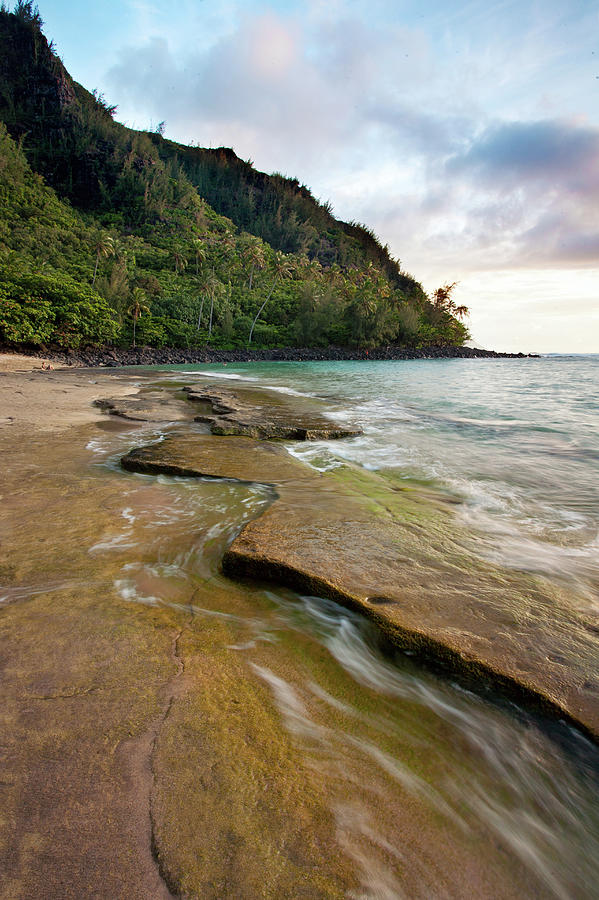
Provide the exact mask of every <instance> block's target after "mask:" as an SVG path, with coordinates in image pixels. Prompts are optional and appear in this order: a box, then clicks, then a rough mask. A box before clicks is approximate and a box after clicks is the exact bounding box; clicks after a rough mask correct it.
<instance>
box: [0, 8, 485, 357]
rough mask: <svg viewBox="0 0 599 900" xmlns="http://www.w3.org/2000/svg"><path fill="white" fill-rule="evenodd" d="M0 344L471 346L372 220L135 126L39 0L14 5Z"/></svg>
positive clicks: (2, 95) (229, 153)
mask: <svg viewBox="0 0 599 900" xmlns="http://www.w3.org/2000/svg"><path fill="white" fill-rule="evenodd" d="M0 48H1V52H0V342H4V343H8V344H15V345H16V344H23V343H27V344H32V345H37V346H58V347H77V346H84V345H105V344H111V345H115V346H126V345H131V344H133V345H135V344H136V343H137V344H142V343H143V344H147V345H149V346H156V347H160V346H172V347H196V346H203V345H206V344H209V345H210V346H212V347H215V348H236V347H246V346H250V347H277V346H279V347H280V346H288V347H294V346H295V347H309V346H312V347H325V346H329V345H333V344H336V345H342V346H354V347H361V348H369V347H375V346H378V345H381V344H388V343H394V344H400V345H403V346H411V347H426V346H428V345H429V344H452V345H460V344H462V343H463V342H464V340H465V339H466V338H467V337H468V332H467V329H466V327H465V325H464V324H463V322H462V321H460V320H461V319H462V318H463V317H464V315H465V314H466V313H467V310H465V308H463V307H456V305H455V303H454V302H453V300H452V297H451V292H452V288H453V285H445V286H444V287H442V288H440V289H439V290H437V291H436V292H435V293H434V295H433V296H432V297H430V298H429V297H428V296H427V295H426V294H425V293H424V291H423V289H422V286H421V285H420V284H419V283H418V282H417V281H415V280H414V279H413V278H412V277H411V276H410V275H408V274H407V273H405V272H403V271H402V269H401V267H400V264H399V262H398V261H396V260H394V259H393V258H392V257H391V256H390V254H389V251H388V248H387V247H383V246H381V244H380V242H379V241H378V239H377V238H376V236H375V235H374V234H373V233H372V232H371V231H370V230H369V229H368V228H366V227H365V226H362V225H359V224H356V223H349V224H348V223H344V222H340V221H338V220H336V219H335V218H334V216H333V215H332V213H331V209H330V206H329V205H328V204H321V203H319V202H318V201H317V200H316V199H315V198H314V197H313V196H312V194H311V193H310V191H309V189H308V188H307V187H305V186H304V185H300V183H299V182H298V181H297V180H294V179H289V178H285V177H283V176H281V175H276V174H275V175H266V174H264V173H262V172H258V171H256V169H254V168H253V166H252V165H251V164H250V163H249V162H244V161H242V160H240V159H239V158H238V157H237V156H236V154H235V153H234V152H233V150H230V149H226V148H221V149H218V150H206V149H201V148H197V147H185V146H182V145H180V144H176V143H174V142H172V141H168V140H166V139H165V138H164V137H163V136H162V134H160V132H159V131H157V132H156V133H146V132H138V131H133V130H131V129H129V128H126V127H125V126H123V125H120V124H119V123H118V122H116V121H115V120H114V114H115V111H116V110H115V108H114V107H111V106H110V105H108V104H107V103H106V101H105V100H104V98H103V97H102V96H99V95H98V94H97V93H96V92H94V93H89V92H88V91H87V90H85V89H84V88H83V87H81V85H79V84H77V83H76V82H74V81H73V80H72V79H71V77H70V76H69V74H68V73H67V71H66V70H65V68H64V66H63V65H62V62H61V61H60V59H59V57H58V56H57V55H56V53H55V51H54V49H53V47H52V45H51V44H48V42H47V40H46V38H45V36H44V34H43V32H42V21H41V18H40V15H39V12H38V10H37V7H34V6H33V5H32V3H30V2H23V0H19V2H17V4H16V6H15V7H14V9H13V11H9V10H8V9H7V7H6V6H5V5H4V4H2V6H1V7H0Z"/></svg>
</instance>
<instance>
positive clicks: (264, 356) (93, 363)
mask: <svg viewBox="0 0 599 900" xmlns="http://www.w3.org/2000/svg"><path fill="white" fill-rule="evenodd" d="M0 352H3V348H0ZM4 352H10V353H25V354H27V355H28V356H31V357H34V358H44V359H52V360H53V361H55V362H57V363H59V364H61V365H65V366H88V367H90V368H96V367H104V366H107V367H110V368H116V367H118V366H140V365H141V366H156V365H183V364H185V363H190V364H192V365H193V364H209V363H226V362H253V361H255V362H276V361H277V360H279V361H281V362H313V361H318V360H339V361H342V360H359V359H365V360H404V359H525V358H526V357H528V356H535V355H536V354H529V353H499V352H497V351H495V350H482V349H480V348H478V347H448V346H430V347H424V348H421V349H413V348H406V347H398V346H395V345H393V344H389V345H386V346H382V347H374V348H372V349H369V350H361V349H356V348H350V347H312V348H310V347H307V348H297V347H284V348H271V349H262V350H248V349H236V350H218V349H215V348H210V347H202V348H198V349H195V348H194V349H188V350H186V349H181V348H172V347H171V348H169V347H132V348H110V347H104V348H101V347H88V348H85V349H77V350H60V349H52V348H42V349H39V348H36V347H29V346H27V347H20V348H4Z"/></svg>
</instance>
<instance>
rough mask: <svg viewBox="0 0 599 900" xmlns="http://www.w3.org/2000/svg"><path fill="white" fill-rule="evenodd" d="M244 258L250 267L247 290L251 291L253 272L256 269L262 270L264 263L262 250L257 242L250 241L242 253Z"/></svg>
mask: <svg viewBox="0 0 599 900" xmlns="http://www.w3.org/2000/svg"><path fill="white" fill-rule="evenodd" d="M243 255H244V257H245V259H246V261H247V262H248V263H249V266H250V278H249V281H248V290H250V291H251V290H252V283H253V280H254V272H255V271H256V269H263V268H264V266H265V264H266V261H265V258H264V248H263V246H262V244H261V243H259V242H258V241H252V243H251V244H249V246H248V247H246V249H245V251H244V254H243Z"/></svg>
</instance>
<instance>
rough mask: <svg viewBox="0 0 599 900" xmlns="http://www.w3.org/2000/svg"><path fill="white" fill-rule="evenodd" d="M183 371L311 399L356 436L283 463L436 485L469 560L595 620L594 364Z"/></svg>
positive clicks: (265, 366)
mask: <svg viewBox="0 0 599 900" xmlns="http://www.w3.org/2000/svg"><path fill="white" fill-rule="evenodd" d="M181 368H184V367H181ZM184 370H185V371H189V372H193V373H194V374H197V373H198V372H202V373H205V374H206V375H207V376H209V377H210V376H216V375H218V376H219V377H220V378H222V377H223V376H224V377H227V378H228V379H230V380H231V387H233V386H234V384H235V382H236V381H239V380H241V381H243V382H250V383H254V384H259V385H260V386H264V387H267V386H270V387H271V388H272V389H274V390H277V391H283V392H285V393H291V394H293V393H299V394H306V395H309V396H313V397H318V398H320V399H321V400H322V401H323V403H324V409H325V411H326V414H327V415H329V416H331V417H332V418H334V419H336V420H339V421H343V422H346V423H349V424H352V425H359V426H360V427H361V428H362V429H363V431H364V434H363V435H362V436H360V437H357V438H355V439H351V440H347V441H342V442H339V441H336V442H328V443H327V442H318V443H311V444H307V445H297V444H295V445H293V447H291V448H290V449H291V450H292V452H293V453H294V454H296V455H297V456H298V457H300V458H301V459H303V460H304V461H306V462H308V463H310V464H311V465H313V466H316V467H318V468H323V469H325V468H329V467H331V466H334V465H338V464H340V462H342V460H344V459H348V460H352V461H354V462H357V463H359V464H361V465H363V466H365V467H367V468H373V469H379V468H393V469H395V470H399V472H400V473H401V475H403V476H405V477H406V478H414V479H418V480H422V479H424V480H426V481H427V482H429V483H430V482H432V483H433V484H437V485H438V486H439V488H441V489H443V490H445V491H450V492H451V493H452V494H453V495H455V496H456V497H457V498H458V499H460V500H461V501H462V502H461V504H460V505H459V506H458V507H457V515H458V517H459V518H460V520H461V521H462V522H464V523H465V524H467V525H468V526H469V527H470V528H471V529H472V530H473V532H474V533H475V534H477V535H478V537H479V542H480V552H481V554H482V555H484V556H485V557H487V558H489V559H492V560H493V561H496V562H499V563H501V564H503V565H506V566H509V567H513V568H516V569H521V570H525V571H531V572H535V573H537V574H540V575H543V576H545V577H547V578H550V579H553V580H557V581H559V582H561V583H564V582H565V583H567V584H569V585H570V586H572V587H573V588H575V590H576V592H577V594H579V595H580V596H581V597H582V598H584V602H585V603H587V604H588V605H589V607H590V609H592V610H593V611H598V612H599V599H598V593H597V591H598V588H599V356H598V355H593V356H548V357H541V358H538V359H530V358H526V359H505V360H502V359H499V360H496V359H489V360H487V359H474V360H471V359H470V360H462V359H455V360H414V361H397V362H388V361H355V362H310V363H295V362H291V363H245V364H236V365H232V364H229V365H227V366H226V367H224V366H222V365H214V366H198V367H185V369H184Z"/></svg>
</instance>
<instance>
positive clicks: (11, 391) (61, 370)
mask: <svg viewBox="0 0 599 900" xmlns="http://www.w3.org/2000/svg"><path fill="white" fill-rule="evenodd" d="M49 367H51V368H49ZM132 381H133V379H132ZM106 392H108V393H114V394H115V395H116V396H120V397H122V396H127V395H128V394H133V393H135V392H136V388H135V386H134V384H132V383H128V382H123V380H122V379H118V381H117V379H114V378H113V379H111V378H110V376H109V375H103V374H102V373H101V372H100V373H97V372H93V373H92V372H91V371H89V370H86V369H74V368H70V367H68V366H64V367H61V366H57V365H56V363H55V362H53V361H51V360H50V359H38V358H35V357H30V356H23V355H21V354H16V353H0V426H13V427H14V428H16V429H19V428H23V429H27V428H31V427H34V428H36V429H40V430H41V431H64V430H65V429H67V428H70V427H72V426H74V425H86V424H89V423H91V422H97V421H99V420H100V419H101V418H102V415H103V414H102V412H101V411H100V410H99V409H98V408H97V407H95V406H94V405H93V401H94V400H95V399H96V398H97V397H99V396H102V394H103V393H106Z"/></svg>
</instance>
